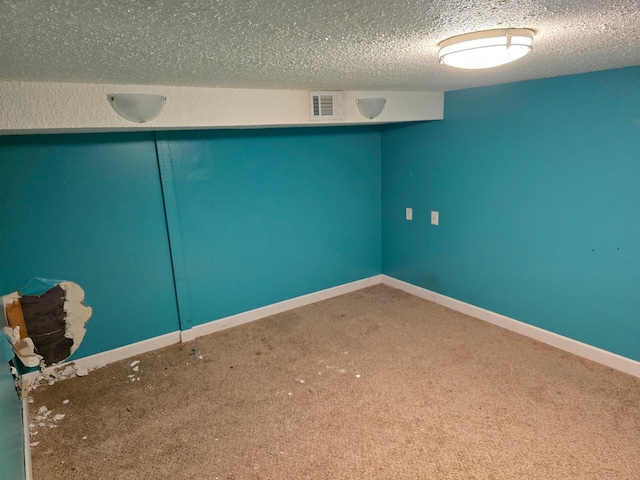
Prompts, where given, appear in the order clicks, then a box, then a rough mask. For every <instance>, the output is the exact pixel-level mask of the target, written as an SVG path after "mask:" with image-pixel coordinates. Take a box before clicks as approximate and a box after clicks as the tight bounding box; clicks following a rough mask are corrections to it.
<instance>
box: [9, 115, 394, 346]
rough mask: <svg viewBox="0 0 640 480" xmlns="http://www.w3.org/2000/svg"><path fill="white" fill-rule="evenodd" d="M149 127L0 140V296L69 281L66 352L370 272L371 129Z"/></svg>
mask: <svg viewBox="0 0 640 480" xmlns="http://www.w3.org/2000/svg"><path fill="white" fill-rule="evenodd" d="M155 135H157V138H158V141H157V142H156V136H155ZM155 135H154V134H153V133H126V134H82V135H36V136H9V137H0V175H1V177H2V180H3V188H2V189H0V224H1V225H2V236H1V237H0V249H1V250H2V251H3V252H4V254H3V255H2V256H0V272H1V273H0V293H1V294H6V293H9V292H12V291H15V290H17V289H19V288H20V287H22V286H23V285H24V284H25V283H26V282H27V281H28V280H29V279H31V278H32V277H45V278H51V279H64V280H72V281H74V282H76V283H78V284H79V285H80V286H82V288H84V290H85V293H86V299H85V303H86V304H87V305H90V306H91V307H92V308H93V316H92V318H91V320H90V321H89V324H88V328H87V335H86V336H85V339H84V341H83V343H82V345H81V346H80V348H79V349H78V351H77V352H76V353H75V354H74V356H73V357H72V358H79V357H84V356H87V355H91V354H94V353H99V352H102V351H105V350H109V349H112V348H116V347H119V346H122V345H127V344H130V343H134V342H137V341H141V340H144V339H148V338H151V337H155V336H158V335H161V334H164V333H168V332H173V331H176V330H178V329H180V324H179V318H178V306H177V304H176V289H177V291H178V300H180V304H181V306H185V305H186V308H184V309H181V310H180V313H181V314H182V316H183V317H184V318H181V320H182V323H183V328H188V327H189V326H191V325H196V324H201V323H205V322H209V321H212V320H216V319H219V318H222V317H225V316H228V315H232V314H235V313H239V312H243V311H246V310H250V309H252V308H256V307H260V306H263V305H267V304H271V303H275V302H278V301H281V300H286V299H289V298H292V297H296V296H299V295H303V294H306V293H310V292H314V291H318V290H321V289H324V288H329V287H333V286H336V285H340V284H343V283H347V282H351V281H354V280H359V279H362V278H366V277H369V276H371V275H376V274H379V273H380V271H381V266H380V257H381V253H380V251H381V247H380V228H381V227H380V217H381V205H380V132H379V129H378V128H377V127H375V128H361V127H353V128H340V129H338V128H316V129H303V128H300V129H271V130H245V131H206V132H205V131H202V132H161V133H158V134H155ZM156 147H157V148H156ZM156 150H157V151H156ZM159 167H163V168H164V170H163V174H164V175H163V176H162V177H161V175H160V168H159ZM167 171H168V172H169V173H170V175H167ZM165 207H166V209H167V218H169V219H170V220H171V219H173V221H172V222H171V221H170V222H169V226H170V227H172V232H171V233H173V235H172V241H173V243H172V244H171V247H172V249H173V251H171V250H170V244H169V238H168V233H169V232H168V230H167V223H166V220H165ZM172 212H173V214H174V216H173V217H171V216H170V214H171V213H172ZM180 249H181V250H180ZM172 253H173V254H174V256H173V260H174V264H173V266H175V267H177V268H176V270H175V272H176V279H177V280H179V282H178V283H176V284H175V285H174V278H173V273H174V272H173V269H172V255H171V254H172ZM177 253H181V255H176V254H177ZM176 262H177V264H176ZM176 287H179V288H176Z"/></svg>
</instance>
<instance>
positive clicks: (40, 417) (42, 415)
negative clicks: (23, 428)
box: [29, 405, 66, 447]
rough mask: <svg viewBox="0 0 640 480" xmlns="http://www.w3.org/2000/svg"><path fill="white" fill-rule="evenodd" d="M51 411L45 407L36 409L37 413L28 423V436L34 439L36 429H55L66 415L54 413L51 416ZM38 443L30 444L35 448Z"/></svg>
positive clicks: (36, 432) (36, 433)
mask: <svg viewBox="0 0 640 480" xmlns="http://www.w3.org/2000/svg"><path fill="white" fill-rule="evenodd" d="M52 413H53V410H49V409H48V408H47V407H46V406H45V405H43V406H41V407H40V408H39V409H38V413H36V415H35V416H34V418H33V422H32V423H29V435H30V436H31V437H34V436H36V435H38V431H37V430H36V428H37V427H43V428H57V426H58V422H60V420H62V419H63V418H64V417H65V416H66V414H64V413H56V414H55V415H52ZM38 443H39V442H33V443H31V446H32V447H35V446H36V445H37V444H38Z"/></svg>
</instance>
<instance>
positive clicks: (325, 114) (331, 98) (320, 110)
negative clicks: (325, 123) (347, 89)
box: [309, 92, 342, 120]
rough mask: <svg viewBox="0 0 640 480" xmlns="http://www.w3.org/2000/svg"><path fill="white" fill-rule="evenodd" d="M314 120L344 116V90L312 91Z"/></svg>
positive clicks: (310, 99)
mask: <svg viewBox="0 0 640 480" xmlns="http://www.w3.org/2000/svg"><path fill="white" fill-rule="evenodd" d="M309 106H310V107H311V119H312V120H327V119H340V118H342V92H310V93H309Z"/></svg>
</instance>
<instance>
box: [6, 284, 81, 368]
mask: <svg viewBox="0 0 640 480" xmlns="http://www.w3.org/2000/svg"><path fill="white" fill-rule="evenodd" d="M83 302H84V290H83V289H82V288H81V287H80V285H78V284H77V283H74V282H70V281H66V280H50V279H43V278H34V279H32V280H30V281H29V282H28V283H27V284H26V285H25V286H24V287H23V288H21V289H20V290H18V291H16V292H12V293H10V294H8V295H4V296H3V297H2V305H3V309H2V311H3V315H4V328H3V332H4V334H5V335H6V336H7V338H8V340H9V344H10V345H11V349H12V350H13V353H14V354H15V355H16V357H17V358H18V359H19V360H20V362H22V364H23V365H24V366H25V367H40V368H44V367H47V366H50V365H55V364H58V363H60V362H63V361H64V360H66V359H67V358H69V357H70V356H71V355H72V354H73V352H75V351H76V350H77V349H78V347H79V346H80V343H81V342H82V340H83V338H84V335H85V333H86V324H87V322H88V321H89V318H91V314H92V313H93V311H92V309H91V307H88V306H86V305H84V303H83Z"/></svg>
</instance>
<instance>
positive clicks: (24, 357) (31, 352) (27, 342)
mask: <svg viewBox="0 0 640 480" xmlns="http://www.w3.org/2000/svg"><path fill="white" fill-rule="evenodd" d="M21 298H22V296H21V295H20V292H11V293H9V294H7V295H3V296H2V315H3V321H4V325H3V328H2V332H3V333H4V334H5V336H6V338H7V340H8V341H9V344H10V345H11V349H12V350H13V353H14V354H15V355H16V356H17V357H18V358H19V359H20V361H21V362H22V363H23V364H24V366H25V367H29V368H33V367H37V366H39V365H40V362H41V361H42V356H40V355H38V354H37V353H36V351H35V345H34V344H33V340H31V339H30V338H29V337H25V335H26V332H23V331H21V329H20V327H19V326H11V325H10V319H9V313H8V311H7V309H10V308H11V307H12V306H13V305H16V302H18V303H17V305H18V306H19V305H20V299H21ZM23 323H24V322H23ZM25 330H26V329H25ZM23 337H24V338H23Z"/></svg>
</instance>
